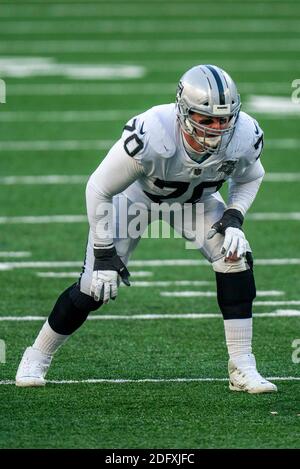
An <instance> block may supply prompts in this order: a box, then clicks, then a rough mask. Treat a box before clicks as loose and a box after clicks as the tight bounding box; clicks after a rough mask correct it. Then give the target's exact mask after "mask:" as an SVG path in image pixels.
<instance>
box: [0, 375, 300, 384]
mask: <svg viewBox="0 0 300 469" xmlns="http://www.w3.org/2000/svg"><path fill="white" fill-rule="evenodd" d="M267 379H268V380H270V381H299V380H300V377H299V376H267ZM223 381H225V382H227V381H228V378H208V377H202V378H140V379H138V378H137V379H131V378H127V379H126V378H119V379H116V378H115V379H114V378H88V379H62V380H53V379H50V380H47V383H49V384H105V383H110V384H126V383H130V384H135V383H137V384H140V383H179V384H180V383H201V382H212V383H214V382H223ZM14 384H15V381H13V380H1V381H0V385H14Z"/></svg>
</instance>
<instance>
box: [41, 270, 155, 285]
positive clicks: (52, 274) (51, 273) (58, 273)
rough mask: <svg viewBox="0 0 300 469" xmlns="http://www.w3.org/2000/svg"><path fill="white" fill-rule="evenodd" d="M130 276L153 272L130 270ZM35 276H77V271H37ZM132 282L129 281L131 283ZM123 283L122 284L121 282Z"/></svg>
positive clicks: (151, 273) (151, 274)
mask: <svg viewBox="0 0 300 469" xmlns="http://www.w3.org/2000/svg"><path fill="white" fill-rule="evenodd" d="M130 274H131V277H132V278H135V277H152V276H153V272H148V271H145V270H137V271H133V270H131V271H130ZM36 275H37V277H41V278H78V277H79V272H37V273H36ZM132 283H133V282H131V285H132ZM121 285H123V284H121Z"/></svg>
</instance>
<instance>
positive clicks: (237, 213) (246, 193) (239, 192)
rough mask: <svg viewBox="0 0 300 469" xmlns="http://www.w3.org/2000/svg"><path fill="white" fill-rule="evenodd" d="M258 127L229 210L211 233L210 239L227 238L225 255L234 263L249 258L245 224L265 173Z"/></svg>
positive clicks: (234, 182)
mask: <svg viewBox="0 0 300 469" xmlns="http://www.w3.org/2000/svg"><path fill="white" fill-rule="evenodd" d="M254 126H255V132H254V135H253V141H252V145H250V147H249V149H248V154H246V155H245V157H244V158H243V161H244V164H243V165H241V169H240V170H239V171H237V172H236V174H235V175H234V176H233V177H232V178H231V179H230V181H229V191H228V204H227V209H226V210H225V212H224V214H223V217H222V218H221V219H220V220H219V221H218V222H216V223H215V224H214V225H213V226H212V229H211V230H210V232H209V233H208V239H210V238H212V237H213V236H214V234H215V233H221V234H223V235H224V243H223V246H222V248H221V252H222V254H225V258H226V259H231V260H235V259H236V258H241V257H242V256H245V255H246V252H247V246H248V243H247V240H246V238H245V235H244V232H243V230H242V225H243V222H244V217H245V214H246V212H247V211H248V209H249V208H250V206H251V204H252V203H253V201H254V199H255V197H256V195H257V192H258V190H259V187H260V184H261V182H262V180H263V177H264V174H265V171H264V168H263V165H262V164H261V161H260V159H259V157H260V155H261V152H262V147H263V132H262V131H261V129H259V127H258V126H257V123H255V124H254Z"/></svg>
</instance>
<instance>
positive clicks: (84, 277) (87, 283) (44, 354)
mask: <svg viewBox="0 0 300 469" xmlns="http://www.w3.org/2000/svg"><path fill="white" fill-rule="evenodd" d="M121 198H122V199H123V198H124V196H122V195H119V196H117V197H116V198H114V205H115V208H116V219H115V223H116V224H117V225H118V220H119V219H120V214H119V203H118V200H119V199H121ZM145 216H146V215H145ZM130 221H131V218H130V217H129V218H128V223H130ZM145 225H146V223H145ZM117 230H118V227H117ZM117 232H118V231H117ZM139 240H140V236H139V237H137V238H132V237H130V236H129V233H127V237H123V238H116V239H114V244H115V247H116V250H117V253H118V255H119V256H120V257H121V259H122V261H123V262H124V264H127V262H128V258H129V256H130V255H131V253H132V252H133V251H134V249H135V247H136V245H137V244H138V242H139ZM93 245H94V243H93V239H92V234H91V233H90V234H89V239H88V243H87V249H86V256H85V261H84V265H83V269H82V273H81V275H80V278H79V281H78V282H77V283H74V284H73V285H71V286H70V287H68V288H67V289H66V290H65V291H64V292H63V293H62V294H61V295H60V296H59V298H58V299H57V301H56V303H55V305H54V308H53V310H52V312H51V314H50V316H49V318H48V319H47V321H46V322H45V323H44V325H43V327H42V329H41V330H40V332H39V334H38V336H37V338H36V339H35V341H34V343H33V345H32V346H30V347H27V349H26V350H25V352H24V355H23V357H22V360H21V362H20V364H19V367H18V371H17V374H16V385H17V386H22V387H26V386H44V385H45V384H46V380H45V376H46V373H47V371H48V369H49V366H50V364H51V361H52V358H53V355H54V353H55V352H56V351H57V350H58V349H59V347H60V346H61V345H62V344H64V343H65V342H66V341H67V339H68V338H69V337H70V336H71V335H72V334H73V333H74V332H75V331H76V330H77V329H78V328H79V327H80V326H81V325H82V324H83V323H84V321H85V320H86V318H87V317H88V315H89V313H90V312H91V311H95V310H96V309H98V308H100V306H101V305H102V301H95V300H94V299H93V298H92V297H91V296H90V287H91V281H92V275H93V266H94V253H93Z"/></svg>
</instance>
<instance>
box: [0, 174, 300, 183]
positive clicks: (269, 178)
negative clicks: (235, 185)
mask: <svg viewBox="0 0 300 469" xmlns="http://www.w3.org/2000/svg"><path fill="white" fill-rule="evenodd" d="M0 181H1V180H0ZM296 181H300V173H266V175H265V177H264V182H296Z"/></svg>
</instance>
